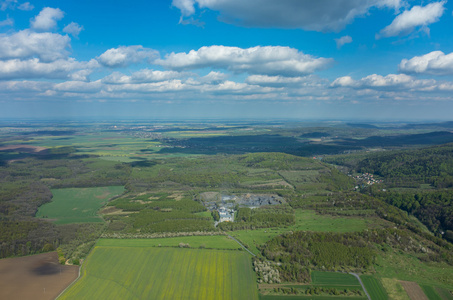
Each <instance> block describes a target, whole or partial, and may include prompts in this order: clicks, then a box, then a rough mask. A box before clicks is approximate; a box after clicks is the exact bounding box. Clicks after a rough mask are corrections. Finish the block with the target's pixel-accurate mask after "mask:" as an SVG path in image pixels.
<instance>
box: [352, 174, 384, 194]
mask: <svg viewBox="0 0 453 300" xmlns="http://www.w3.org/2000/svg"><path fill="white" fill-rule="evenodd" d="M349 176H352V175H349ZM353 177H354V179H355V180H356V182H357V183H358V184H359V185H357V186H356V187H355V189H356V190H358V189H359V188H360V187H364V186H367V185H373V184H375V183H382V182H383V181H382V180H380V179H375V178H374V175H373V174H370V173H363V174H360V175H357V176H353Z"/></svg>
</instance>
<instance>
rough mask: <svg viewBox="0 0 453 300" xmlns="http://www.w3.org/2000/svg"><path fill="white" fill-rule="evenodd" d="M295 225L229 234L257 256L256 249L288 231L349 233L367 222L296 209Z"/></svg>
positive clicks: (362, 228)
mask: <svg viewBox="0 0 453 300" xmlns="http://www.w3.org/2000/svg"><path fill="white" fill-rule="evenodd" d="M295 214H296V224H295V225H293V226H288V227H284V228H266V229H257V230H238V231H233V232H230V234H231V235H232V236H234V237H235V238H237V239H239V240H240V241H241V242H243V243H244V244H245V245H246V246H248V248H249V249H250V251H252V252H253V253H255V254H256V255H259V250H258V248H257V247H256V246H257V245H261V244H264V243H266V242H267V241H269V240H271V239H272V238H273V237H275V236H277V235H279V234H282V233H284V232H288V231H296V230H302V231H322V232H328V231H330V232H351V231H361V230H364V229H366V228H367V226H368V221H367V220H365V219H363V218H353V217H333V216H330V215H320V214H317V213H316V212H315V211H314V210H303V209H296V211H295Z"/></svg>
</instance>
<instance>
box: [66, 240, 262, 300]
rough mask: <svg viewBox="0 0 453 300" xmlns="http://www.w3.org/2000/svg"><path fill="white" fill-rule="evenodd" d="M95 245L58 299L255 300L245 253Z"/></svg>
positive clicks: (248, 263) (124, 241)
mask: <svg viewBox="0 0 453 300" xmlns="http://www.w3.org/2000/svg"><path fill="white" fill-rule="evenodd" d="M128 241H129V240H121V241H119V242H118V244H117V246H113V245H114V243H111V246H99V245H97V246H95V248H94V249H93V251H92V252H91V253H90V255H89V256H88V257H87V259H86V261H85V263H84V265H83V267H82V275H81V278H80V279H79V280H78V281H77V282H76V283H75V284H74V285H72V286H71V287H70V288H69V289H68V290H66V292H65V293H64V294H63V295H61V296H60V297H59V298H58V299H65V300H66V299H113V298H114V299H232V300H237V299H238V300H240V299H244V300H253V299H258V291H257V288H256V277H255V275H254V273H253V271H252V268H251V264H250V255H249V254H247V253H246V252H243V251H228V250H208V249H187V248H177V249H176V248H167V247H161V248H156V247H124V245H125V244H127V242H128Z"/></svg>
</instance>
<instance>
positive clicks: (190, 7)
mask: <svg viewBox="0 0 453 300" xmlns="http://www.w3.org/2000/svg"><path fill="white" fill-rule="evenodd" d="M171 5H172V6H174V7H176V8H178V9H179V10H180V11H181V15H183V16H190V15H193V14H194V13H195V7H194V5H195V1H194V0H173V1H172V3H171Z"/></svg>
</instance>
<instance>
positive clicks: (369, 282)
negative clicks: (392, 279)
mask: <svg viewBox="0 0 453 300" xmlns="http://www.w3.org/2000/svg"><path fill="white" fill-rule="evenodd" d="M360 279H362V282H363V284H364V285H365V288H366V290H367V292H368V294H370V297H371V300H387V299H388V295H387V292H386V291H385V289H384V287H383V286H382V284H381V283H380V282H379V280H378V279H376V278H374V277H373V276H371V275H362V276H360Z"/></svg>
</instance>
